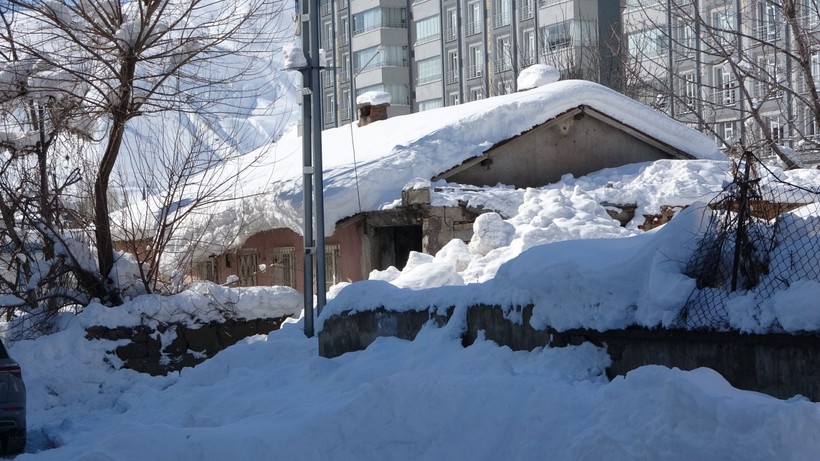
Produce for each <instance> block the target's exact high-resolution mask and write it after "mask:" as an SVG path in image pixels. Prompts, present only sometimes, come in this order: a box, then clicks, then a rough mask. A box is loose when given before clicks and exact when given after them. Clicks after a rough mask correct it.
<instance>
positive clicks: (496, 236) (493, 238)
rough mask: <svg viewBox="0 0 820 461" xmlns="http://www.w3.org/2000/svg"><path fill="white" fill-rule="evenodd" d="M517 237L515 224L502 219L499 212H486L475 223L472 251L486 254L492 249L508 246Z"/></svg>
mask: <svg viewBox="0 0 820 461" xmlns="http://www.w3.org/2000/svg"><path fill="white" fill-rule="evenodd" d="M513 237H515V226H513V225H512V224H510V223H508V222H505V221H504V220H502V219H501V216H499V214H498V213H484V214H482V215H481V216H479V217H478V218H476V220H475V224H473V238H472V240H470V246H469V249H470V253H473V254H476V255H480V256H486V255H487V253H489V252H490V251H492V250H495V249H496V248H501V247H505V246H508V245H509V244H510V243H512V240H513Z"/></svg>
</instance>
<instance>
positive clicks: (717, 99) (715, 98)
mask: <svg viewBox="0 0 820 461" xmlns="http://www.w3.org/2000/svg"><path fill="white" fill-rule="evenodd" d="M709 99H710V101H711V102H713V103H715V104H718V105H721V106H725V107H729V106H734V105H735V101H737V89H735V88H732V89H724V90H715V91H713V92H712V94H711V97H710V98H709Z"/></svg>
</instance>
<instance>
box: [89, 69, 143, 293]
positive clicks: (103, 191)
mask: <svg viewBox="0 0 820 461" xmlns="http://www.w3.org/2000/svg"><path fill="white" fill-rule="evenodd" d="M136 63H137V59H136V56H133V55H131V56H128V57H127V58H126V59H125V61H124V62H123V65H122V67H121V68H120V75H119V77H120V79H119V80H120V85H121V86H120V92H119V101H117V107H116V108H115V109H114V111H113V115H114V118H113V120H112V122H111V130H110V131H109V135H108V144H107V145H106V147H105V153H104V154H103V157H102V160H101V161H100V170H99V171H98V172H97V179H96V180H95V181H94V235H95V237H96V239H97V263H98V264H99V267H100V276H101V277H102V282H103V293H101V296H100V299H101V301H102V302H103V303H104V304H107V305H113V306H116V305H120V304H122V297H121V296H120V290H119V286H118V283H117V281H116V280H114V279H113V276H112V273H111V272H112V270H113V268H114V242H113V240H112V238H111V221H110V219H109V216H108V212H109V209H108V184H109V180H110V178H111V172H112V171H113V170H114V165H115V163H116V162H117V156H118V155H119V153H120V147H121V146H122V138H123V135H124V133H125V124H126V122H127V121H128V114H129V109H130V105H131V85H132V84H133V81H134V73H135V70H136V67H137V66H136Z"/></svg>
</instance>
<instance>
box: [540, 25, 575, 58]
mask: <svg viewBox="0 0 820 461" xmlns="http://www.w3.org/2000/svg"><path fill="white" fill-rule="evenodd" d="M571 28H572V21H564V22H559V23H557V24H552V25H549V26H544V27H542V28H541V37H542V38H543V41H544V49H545V50H548V51H555V50H560V49H562V48H567V47H568V46H570V45H572V32H571Z"/></svg>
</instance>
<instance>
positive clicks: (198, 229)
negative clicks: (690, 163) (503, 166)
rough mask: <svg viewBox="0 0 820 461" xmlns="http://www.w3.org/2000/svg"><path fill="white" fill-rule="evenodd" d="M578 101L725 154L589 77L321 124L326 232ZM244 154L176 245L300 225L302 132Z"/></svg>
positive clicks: (232, 239)
mask: <svg viewBox="0 0 820 461" xmlns="http://www.w3.org/2000/svg"><path fill="white" fill-rule="evenodd" d="M580 105H586V106H590V107H592V108H594V109H596V110H598V111H599V112H602V113H604V114H606V115H608V116H610V117H613V118H615V119H617V120H620V121H622V122H623V123H624V124H626V125H628V126H631V127H633V128H635V129H637V130H639V131H642V132H644V133H646V134H648V135H649V136H652V137H654V138H656V139H658V140H660V141H662V142H665V143H667V144H669V145H671V146H672V147H675V148H677V149H679V150H681V151H684V152H687V153H689V154H691V155H693V156H694V157H696V158H702V159H720V158H725V157H723V154H722V153H720V151H718V150H717V148H716V147H715V145H714V143H713V142H712V140H711V139H709V138H708V137H706V136H705V135H703V134H701V133H699V132H697V131H695V130H693V129H691V128H689V127H687V126H685V125H683V124H680V123H678V122H676V121H674V120H672V119H671V118H668V117H666V116H665V115H663V114H661V113H659V112H657V111H655V110H653V109H651V108H649V107H647V106H644V105H642V104H640V103H638V102H636V101H634V100H632V99H630V98H628V97H626V96H624V95H621V94H619V93H617V92H615V91H613V90H611V89H609V88H606V87H604V86H601V85H598V84H595V83H592V82H586V81H579V80H567V81H561V82H556V83H552V84H549V85H544V86H541V87H538V88H535V89H532V90H529V91H524V92H519V93H515V94H509V95H503V96H497V97H493V98H488V99H483V100H479V101H474V102H469V103H465V104H461V105H457V106H448V107H443V108H439V109H435V110H433V111H426V112H423V113H415V114H410V115H405V116H400V117H394V118H391V119H388V120H384V121H380V122H379V123H376V124H371V125H367V126H364V127H358V126H353V125H346V126H342V127H339V128H334V129H330V130H325V131H323V132H322V143H323V166H324V168H323V170H324V173H323V174H324V190H325V193H324V197H325V229H324V232H325V234H326V235H330V234H332V233H333V230H334V227H335V224H336V223H337V222H338V221H339V220H341V219H343V218H345V217H349V216H352V215H354V214H356V213H358V212H360V211H374V210H380V209H386V208H391V207H394V206H395V205H396V203H397V202H398V200H399V199H400V196H401V190H402V188H403V187H404V186H405V185H406V184H407V183H408V182H410V181H413V180H415V179H416V178H432V177H434V176H436V175H438V174H439V173H442V172H444V171H446V170H448V169H450V168H452V167H454V166H457V165H459V164H461V163H462V162H464V161H465V160H467V159H470V158H473V157H475V156H478V155H481V154H482V153H484V152H485V151H486V150H487V149H489V148H490V147H491V146H493V145H494V144H496V143H498V142H500V141H503V140H505V139H508V138H511V137H513V136H516V135H518V134H520V133H522V132H524V131H527V130H529V129H531V128H533V127H534V126H536V125H539V124H541V123H544V122H546V121H548V120H550V119H552V118H553V117H555V116H557V115H559V114H562V113H564V112H566V111H567V110H570V109H572V108H575V107H578V106H580ZM246 157H247V158H260V157H261V159H262V160H261V161H260V162H258V163H257V164H255V165H252V166H250V167H248V165H247V164H242V163H243V162H247V160H239V161H237V162H235V163H233V164H230V165H227V166H226V167H224V170H225V171H241V170H242V169H243V168H247V171H246V172H245V173H243V175H244V176H243V178H242V180H241V181H239V183H238V184H236V185H235V186H234V187H233V188H232V189H231V190H230V191H226V192H225V194H224V195H225V197H224V198H225V199H227V200H221V201H218V203H214V204H212V205H210V206H209V207H208V208H207V209H200V210H199V211H200V212H199V213H196V214H195V216H194V215H191V216H189V217H188V218H186V219H187V221H186V223H187V227H186V229H185V232H183V233H182V235H180V237H179V238H178V239H177V242H175V243H172V245H171V246H170V248H169V249H170V252H171V253H173V252H174V251H177V252H179V254H182V253H184V252H186V251H190V250H191V246H192V243H191V242H197V249H196V251H195V253H194V258H195V260H196V259H197V258H201V257H202V256H203V255H207V254H210V253H219V252H221V251H225V250H227V249H230V248H236V247H239V246H241V244H242V243H244V241H245V240H246V239H247V238H248V237H250V236H251V235H253V234H255V233H257V232H260V231H264V230H269V229H276V228H290V229H292V230H294V231H295V232H297V233H300V234H301V233H302V225H303V224H302V206H303V205H302V141H301V137H299V136H298V135H297V134H296V130H295V129H292V130H291V132H289V133H288V134H286V135H285V136H283V138H282V139H280V140H279V142H277V143H275V144H272V145H270V146H266V147H264V148H262V149H260V150H258V151H255V152H253V153H252V154H251V155H248V156H246ZM354 159H355V162H354ZM208 175H215V176H218V175H219V173H212V172H208V173H206V174H205V176H208ZM217 179H218V178H214V177H211V178H204V177H203V178H201V179H200V180H201V181H215V180H217ZM152 203H161V201H160V199H159V198H156V199H149V201H148V203H147V207H148V209H150V210H151V212H150V213H151V215H154V216H158V215H159V213H158V212H157V210H158V209H159V207H157V206H154V205H152ZM145 206H146V204H145V203H144V204H143V213H146V211H147V210H145ZM181 210H182V208H179V209H177V211H175V212H177V213H179V212H181ZM175 246H176V247H175Z"/></svg>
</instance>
